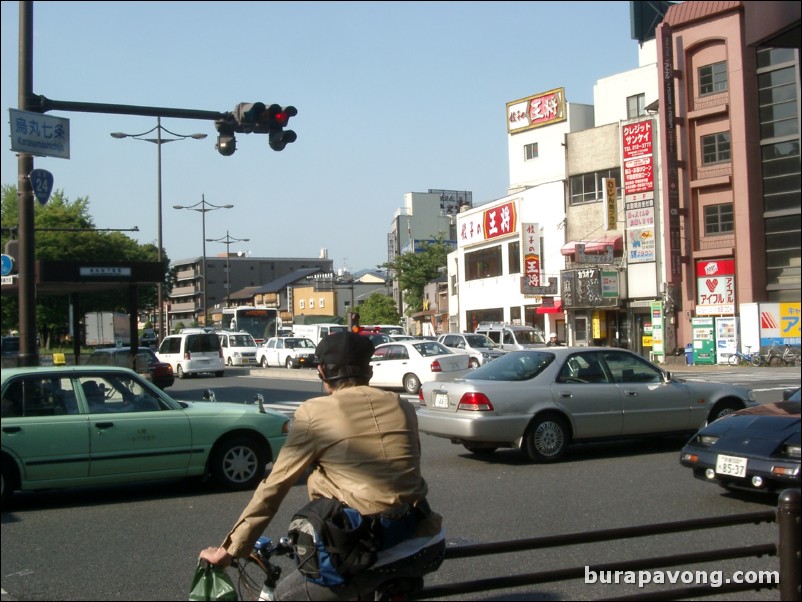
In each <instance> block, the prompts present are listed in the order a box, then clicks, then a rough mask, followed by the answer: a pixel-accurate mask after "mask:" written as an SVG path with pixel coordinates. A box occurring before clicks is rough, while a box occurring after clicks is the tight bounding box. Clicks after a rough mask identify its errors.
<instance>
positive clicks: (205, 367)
mask: <svg viewBox="0 0 802 602" xmlns="http://www.w3.org/2000/svg"><path fill="white" fill-rule="evenodd" d="M156 356H157V357H158V358H159V361H160V362H166V363H168V364H170V365H171V366H172V367H173V372H175V375H176V376H177V377H178V378H185V377H186V376H189V375H191V374H202V373H204V372H213V373H214V375H215V376H223V372H224V364H223V350H222V348H221V347H220V339H219V338H218V337H217V335H216V334H214V332H213V331H212V332H204V331H203V330H202V329H195V331H191V332H183V331H182V332H181V333H179V334H171V335H169V336H166V337H164V340H163V341H162V342H161V345H159V350H158V351H157V352H156Z"/></svg>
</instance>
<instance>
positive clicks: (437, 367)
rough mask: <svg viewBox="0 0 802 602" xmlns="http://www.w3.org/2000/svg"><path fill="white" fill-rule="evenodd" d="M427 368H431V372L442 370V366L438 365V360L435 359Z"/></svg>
mask: <svg viewBox="0 0 802 602" xmlns="http://www.w3.org/2000/svg"><path fill="white" fill-rule="evenodd" d="M429 368H430V369H431V371H432V372H442V371H443V367H442V366H441V365H440V362H438V361H437V360H434V361H433V362H432V365H431V366H430V367H429Z"/></svg>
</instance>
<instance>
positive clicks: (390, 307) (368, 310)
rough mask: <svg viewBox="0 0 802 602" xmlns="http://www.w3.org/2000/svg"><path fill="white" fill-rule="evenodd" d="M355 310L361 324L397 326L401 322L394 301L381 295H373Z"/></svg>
mask: <svg viewBox="0 0 802 602" xmlns="http://www.w3.org/2000/svg"><path fill="white" fill-rule="evenodd" d="M356 309H357V311H358V312H359V321H360V323H362V324H398V323H399V322H400V321H401V316H399V315H398V309H397V308H396V306H395V301H394V300H393V298H392V297H389V296H387V295H385V294H383V293H373V294H372V295H371V296H370V297H368V298H367V299H366V300H365V302H364V303H362V304H361V305H359V306H358V307H357V308H356Z"/></svg>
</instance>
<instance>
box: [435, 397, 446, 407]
mask: <svg viewBox="0 0 802 602" xmlns="http://www.w3.org/2000/svg"><path fill="white" fill-rule="evenodd" d="M434 407H436V408H447V407H448V395H447V394H446V393H435V394H434Z"/></svg>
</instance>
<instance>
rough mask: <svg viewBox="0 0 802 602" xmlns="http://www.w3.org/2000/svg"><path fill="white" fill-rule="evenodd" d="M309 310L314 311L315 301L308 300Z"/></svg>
mask: <svg viewBox="0 0 802 602" xmlns="http://www.w3.org/2000/svg"><path fill="white" fill-rule="evenodd" d="M309 309H315V300H314V299H309Z"/></svg>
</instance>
